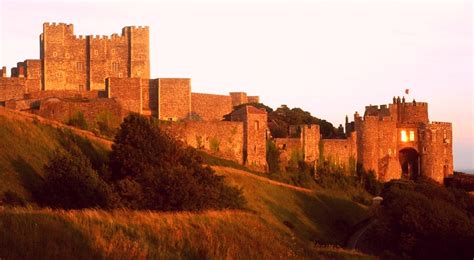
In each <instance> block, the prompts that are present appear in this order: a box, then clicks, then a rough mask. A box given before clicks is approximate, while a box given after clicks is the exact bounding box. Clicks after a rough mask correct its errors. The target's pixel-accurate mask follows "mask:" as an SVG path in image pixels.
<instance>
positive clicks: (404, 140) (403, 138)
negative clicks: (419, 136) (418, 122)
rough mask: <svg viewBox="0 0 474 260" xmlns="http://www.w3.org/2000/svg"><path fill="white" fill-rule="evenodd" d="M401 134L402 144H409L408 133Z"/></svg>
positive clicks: (402, 132)
mask: <svg viewBox="0 0 474 260" xmlns="http://www.w3.org/2000/svg"><path fill="white" fill-rule="evenodd" d="M400 134H401V136H400V139H401V140H402V142H404V143H406V142H408V136H407V131H405V130H402V131H401V133H400Z"/></svg>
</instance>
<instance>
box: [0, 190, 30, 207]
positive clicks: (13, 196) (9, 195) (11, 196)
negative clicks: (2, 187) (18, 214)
mask: <svg viewBox="0 0 474 260" xmlns="http://www.w3.org/2000/svg"><path fill="white" fill-rule="evenodd" d="M2 202H3V203H4V204H6V205H9V206H26V200H25V198H23V197H22V196H20V195H18V194H17V193H16V192H14V191H11V190H8V191H6V192H5V193H4V194H3V199H2Z"/></svg>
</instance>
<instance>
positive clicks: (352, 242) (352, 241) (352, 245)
mask: <svg viewBox="0 0 474 260" xmlns="http://www.w3.org/2000/svg"><path fill="white" fill-rule="evenodd" d="M376 222H377V220H376V219H371V220H370V221H369V223H367V225H365V226H363V227H361V228H360V229H359V230H357V231H356V232H355V233H354V234H352V236H351V237H350V238H349V240H348V242H347V248H349V249H357V243H359V240H360V238H361V237H363V236H364V234H365V232H367V230H368V229H369V228H370V227H371V226H372V225H374V224H375V223H376Z"/></svg>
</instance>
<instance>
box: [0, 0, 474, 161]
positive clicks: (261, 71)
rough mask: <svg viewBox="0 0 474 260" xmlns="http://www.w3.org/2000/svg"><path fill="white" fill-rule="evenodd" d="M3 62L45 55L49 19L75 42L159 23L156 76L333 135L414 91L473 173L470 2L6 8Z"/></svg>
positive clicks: (20, 4) (0, 47)
mask: <svg viewBox="0 0 474 260" xmlns="http://www.w3.org/2000/svg"><path fill="white" fill-rule="evenodd" d="M0 14H1V19H0V64H1V65H6V66H7V67H8V68H11V67H12V66H14V65H15V64H16V62H18V61H23V60H25V59H29V58H33V59H35V58H36V59H37V58H39V38H38V37H39V34H40V33H41V32H42V24H43V22H65V23H72V24H74V31H75V34H78V35H81V34H82V35H89V34H93V35H111V34H113V33H120V32H121V28H122V27H124V26H128V25H148V26H150V60H151V77H152V78H158V77H190V78H192V90H193V92H205V93H217V94H227V93H228V92H231V91H245V92H247V93H248V94H250V95H259V96H260V99H261V101H262V102H263V103H265V104H267V105H269V106H271V107H273V108H276V107H278V106H279V105H281V104H287V105H288V106H290V107H301V108H303V109H304V110H308V111H310V112H311V113H312V114H313V115H314V116H317V117H319V118H323V119H326V120H328V121H330V122H332V123H333V124H334V125H335V126H337V125H338V124H340V123H343V122H344V117H345V115H349V117H350V118H351V119H352V118H353V114H354V112H355V111H358V112H359V113H363V111H364V107H365V106H366V105H369V104H387V103H389V102H390V101H391V100H392V97H393V96H396V95H400V96H401V95H402V94H403V90H404V89H406V88H408V89H410V92H411V93H410V100H411V99H412V98H415V99H416V100H417V101H425V102H428V103H429V113H430V120H432V121H448V122H453V128H454V143H453V145H454V151H455V153H454V164H455V169H458V170H459V169H474V153H473V151H474V118H473V114H474V98H473V89H474V85H473V73H474V71H473V63H472V61H473V23H474V20H473V4H472V2H471V1H459V0H446V1H429V0H414V1H408V0H403V1H402V0H399V1H381V0H379V1H349V0H345V1H343V0H336V1H298V0H297V1H269V0H263V1H262V0H260V1H259V0H256V1H250V0H247V1H189V0H188V1H186V0H179V1H161V2H160V1H133V2H126V1H122V2H120V3H116V2H112V1H64V2H58V1H18V0H17V1H4V0H1V5H0Z"/></svg>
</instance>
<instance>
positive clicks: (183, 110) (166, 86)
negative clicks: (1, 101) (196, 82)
mask: <svg viewBox="0 0 474 260" xmlns="http://www.w3.org/2000/svg"><path fill="white" fill-rule="evenodd" d="M158 98H159V100H158V118H159V119H161V120H172V121H176V120H181V119H187V118H189V116H190V115H191V79H183V78H181V79H179V78H175V79H172V78H169V79H158Z"/></svg>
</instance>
